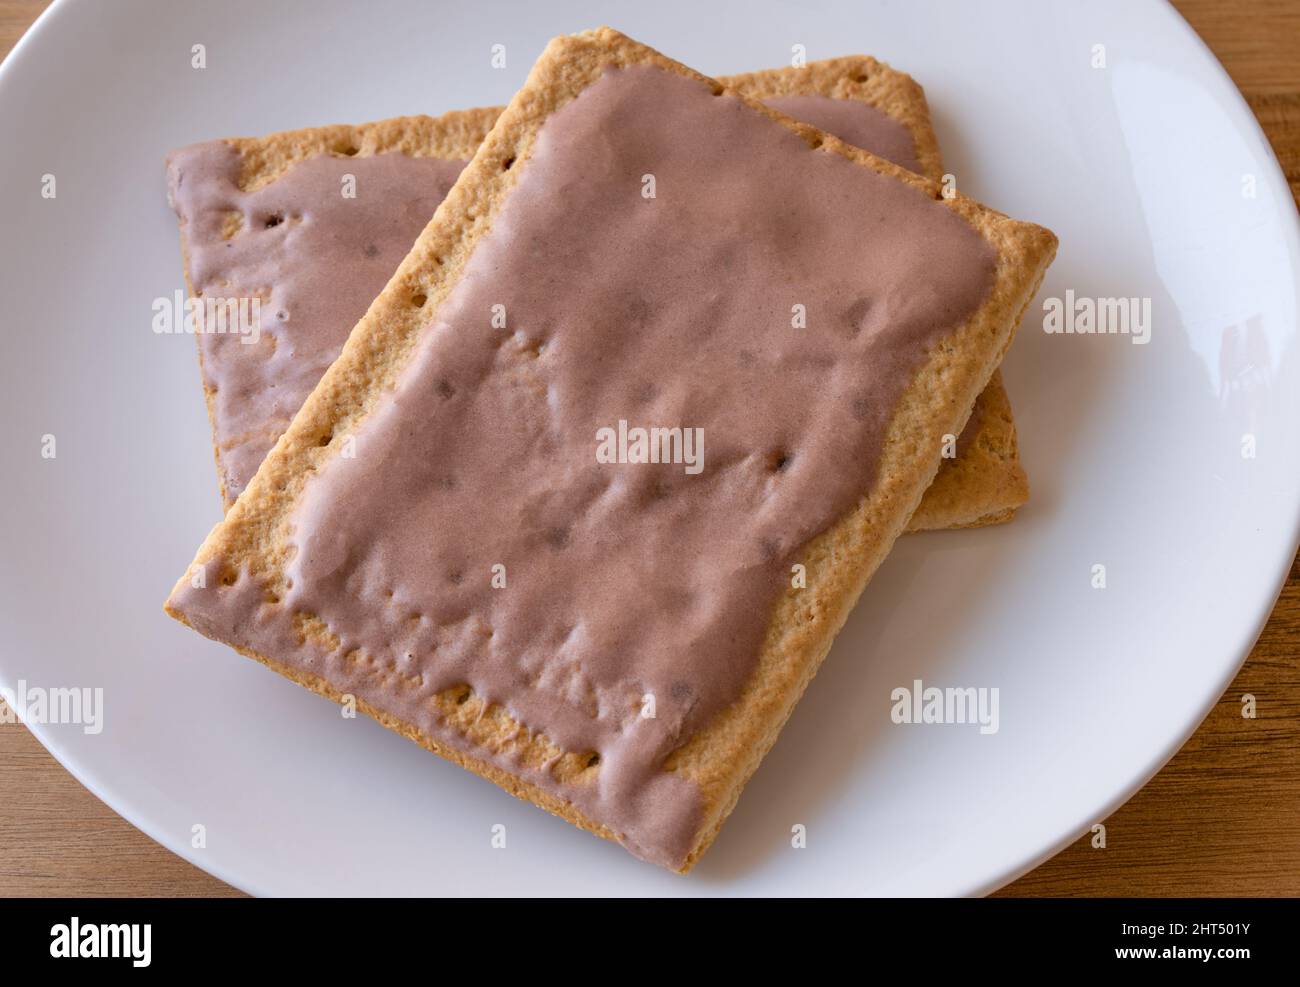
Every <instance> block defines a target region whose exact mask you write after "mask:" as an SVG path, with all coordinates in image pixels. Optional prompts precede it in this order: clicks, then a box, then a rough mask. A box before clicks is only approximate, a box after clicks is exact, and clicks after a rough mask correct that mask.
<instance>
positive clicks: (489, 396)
mask: <svg viewBox="0 0 1300 987" xmlns="http://www.w3.org/2000/svg"><path fill="white" fill-rule="evenodd" d="M647 174H650V175H653V176H654V177H655V186H656V194H655V197H654V198H646V197H644V196H643V189H644V187H645V185H644V183H643V176H645V175H647ZM994 264H995V255H994V253H993V251H992V249H991V248H990V247H989V245H988V244H987V243H986V242H985V241H984V240H983V239H982V238H981V237H980V235H979V234H978V233H977V232H975V231H974V230H973V229H972V228H971V227H970V226H968V225H967V224H966V223H965V222H964V221H963V220H961V218H960V217H958V216H957V215H955V214H954V213H953V212H951V211H950V210H948V209H947V208H945V207H944V206H943V205H941V204H939V203H936V202H935V201H933V200H932V199H931V198H930V197H928V196H927V195H926V193H925V192H923V191H921V190H919V189H916V188H913V187H911V186H908V185H906V184H904V183H902V182H899V181H897V180H895V179H893V178H889V177H885V176H881V175H878V174H876V173H875V172H873V171H872V170H871V169H869V168H867V167H863V166H861V165H858V164H855V163H853V162H851V161H849V160H846V159H845V158H843V157H842V156H840V155H839V154H837V153H834V152H831V151H828V150H825V149H822V150H813V149H811V148H809V146H808V145H807V144H806V143H805V142H804V141H803V140H802V139H801V138H800V137H798V136H797V135H795V134H794V133H792V132H791V131H789V130H788V129H786V128H785V127H783V126H781V125H780V124H778V123H776V122H774V121H772V120H770V119H768V118H767V117H765V116H764V115H762V114H760V113H758V112H757V111H755V110H754V109H752V108H751V107H749V106H747V105H745V104H744V103H743V102H742V101H740V100H738V99H736V98H734V97H732V96H730V95H723V96H715V95H714V94H713V93H712V92H711V91H710V89H709V88H708V87H707V86H705V85H704V84H703V83H700V82H698V81H696V80H693V79H688V78H685V77H682V76H679V75H676V74H672V73H668V72H665V71H662V70H660V69H657V68H651V67H635V68H628V69H622V70H618V69H611V70H609V71H607V72H606V73H605V74H604V75H603V76H602V78H601V79H600V80H599V81H597V82H596V83H594V84H593V85H591V86H590V87H588V88H587V89H585V90H584V91H583V92H582V93H581V94H580V95H579V96H578V97H577V98H576V99H574V100H572V101H571V102H570V103H568V104H567V105H566V106H564V107H563V108H562V109H560V110H559V111H558V112H556V113H555V114H554V115H553V116H552V117H551V118H550V119H549V120H548V121H547V122H546V123H545V125H544V126H543V127H542V129H541V131H540V133H539V135H538V138H537V141H536V144H535V146H534V148H533V150H532V153H531V157H530V158H529V159H528V160H527V161H525V162H524V163H523V165H522V167H521V168H520V171H519V173H518V184H517V187H516V188H515V189H514V190H513V192H512V193H511V194H510V196H509V198H508V199H507V200H506V202H505V204H504V205H503V207H502V208H501V210H500V212H499V213H498V214H497V215H496V217H495V219H494V222H493V225H492V228H491V229H490V231H489V232H488V233H487V234H486V235H485V236H484V238H483V239H482V240H481V241H480V242H479V243H478V245H477V247H476V249H475V251H474V252H473V254H472V255H471V257H470V258H469V260H468V261H467V263H466V265H465V268H464V270H463V272H462V275H461V277H460V279H459V281H458V282H457V283H456V285H455V286H454V288H453V290H452V291H451V293H450V295H449V297H448V298H447V299H446V300H445V301H444V302H443V304H441V305H440V306H439V307H438V308H437V309H436V311H434V312H433V313H432V314H431V315H430V319H429V323H428V326H427V328H426V329H425V330H424V332H423V335H422V337H421V338H420V340H419V341H418V343H417V346H416V350H415V353H414V355H413V356H412V358H411V361H410V362H409V364H408V365H407V366H406V367H405V368H404V370H403V372H402V374H401V379H400V381H399V383H398V385H397V386H396V388H395V389H394V390H392V391H391V392H387V393H385V394H384V395H383V396H381V397H380V398H379V400H378V403H377V406H376V408H375V409H374V410H373V411H372V412H371V413H370V414H369V415H368V417H367V418H366V419H365V420H364V421H363V422H362V423H361V424H360V425H359V426H358V427H357V429H356V430H355V432H354V433H353V434H352V435H351V436H350V437H349V438H350V439H351V440H352V441H353V442H354V443H355V445H354V449H355V456H354V457H353V458H347V457H343V456H335V457H333V458H331V459H330V460H329V461H328V462H327V463H326V464H325V465H324V466H322V468H321V469H320V471H319V472H318V473H317V474H315V475H314V476H312V477H311V478H310V479H309V480H308V482H307V484H306V487H305V489H304V493H303V495H302V499H301V501H300V503H299V504H298V506H297V510H296V513H295V515H294V517H293V534H292V550H291V554H292V560H291V561H290V562H289V563H288V566H287V569H286V576H287V585H288V586H289V587H290V588H289V589H288V590H287V592H286V595H285V598H284V600H283V602H282V603H281V604H277V605H270V604H267V605H263V603H262V597H261V592H262V591H261V590H260V589H259V588H258V586H257V585H256V580H254V579H251V578H248V577H247V576H245V577H244V578H242V579H240V580H239V581H238V582H237V583H236V584H235V585H234V586H232V587H224V586H220V585H214V581H213V580H211V579H210V580H209V588H208V589H203V590H193V589H188V588H186V589H182V590H181V591H179V592H178V596H177V598H176V599H175V600H174V603H175V604H176V605H177V607H178V609H179V610H180V611H181V612H183V613H184V614H185V615H186V617H187V619H190V620H191V622H193V623H194V624H195V625H196V626H198V627H199V628H200V629H201V630H204V631H205V632H206V633H210V634H213V635H214V636H217V637H220V638H221V639H223V640H227V641H230V642H232V643H235V644H238V645H241V646H244V647H248V648H252V649H253V650H256V651H258V652H260V653H263V654H268V655H270V656H272V657H273V658H275V659H277V660H279V661H281V662H283V663H285V664H286V665H288V666H290V667H291V668H297V669H301V670H303V671H308V672H311V673H312V674H316V675H321V676H324V677H325V678H327V679H328V680H329V681H330V682H331V683H333V684H334V685H335V687H336V688H338V689H340V690H341V691H349V692H352V693H354V694H356V695H358V696H359V697H360V698H362V699H363V700H365V701H366V702H368V703H370V704H371V705H373V706H376V707H378V708H379V709H381V710H384V711H386V712H389V713H392V714H394V715H397V716H400V717H401V718H402V719H403V720H405V721H406V722H408V723H410V724H412V725H415V726H417V727H418V728H419V729H420V730H422V731H424V732H425V733H426V734H428V735H429V736H430V737H433V738H434V739H436V740H437V741H438V742H440V743H444V744H448V745H451V746H455V747H458V748H460V749H463V750H466V751H467V752H469V753H471V754H472V755H473V756H476V757H481V758H484V759H486V760H488V761H490V762H492V763H495V764H497V765H499V766H500V767H503V768H506V769H508V770H510V771H512V772H518V773H519V774H521V775H522V776H523V777H525V778H527V779H528V780H530V781H533V782H534V783H536V784H539V785H541V786H542V787H543V788H545V789H546V790H548V791H551V792H553V793H555V794H556V795H558V796H559V797H561V798H563V799H565V800H569V801H571V802H572V803H573V804H575V805H576V806H577V807H578V808H579V809H581V810H582V811H583V812H584V813H585V814H586V815H587V816H588V817H589V818H591V819H594V820H596V821H597V822H600V823H602V824H605V825H607V826H609V827H610V828H611V829H612V830H613V831H614V832H615V833H616V834H617V835H618V836H619V838H620V839H621V840H622V841H623V842H624V843H625V845H627V846H628V847H629V849H631V850H632V851H633V852H634V853H636V854H638V855H640V856H642V857H644V858H647V859H650V860H653V861H655V862H658V863H663V864H667V865H669V866H674V867H678V866H680V865H681V864H682V863H683V861H684V860H685V858H686V856H687V854H688V853H689V850H690V848H691V846H692V845H693V844H694V842H695V840H696V838H697V836H698V832H699V828H700V825H701V821H702V811H703V802H702V798H701V796H700V793H699V790H698V789H697V788H696V787H695V785H694V783H692V782H691V781H689V780H688V779H687V778H685V777H684V776H683V775H682V774H681V773H678V772H675V771H672V770H665V763H666V761H667V762H668V763H669V765H670V766H671V761H670V760H669V757H670V755H671V754H672V752H673V751H675V750H676V749H678V748H679V747H681V746H682V745H683V744H684V743H685V742H686V741H687V740H689V739H690V738H691V737H692V736H693V735H694V734H696V732H697V731H699V730H700V728H701V727H703V726H705V725H706V724H707V723H708V722H709V721H710V720H711V719H712V718H713V717H714V716H716V714H717V713H718V712H719V711H721V710H722V709H724V708H725V707H727V706H728V705H729V704H731V703H733V702H735V700H736V699H737V698H738V696H739V695H740V694H741V690H742V688H743V686H744V684H745V683H746V681H747V680H748V679H749V678H750V676H751V675H752V673H753V671H754V669H755V665H756V659H757V656H758V654H759V650H760V647H761V645H762V642H763V639H764V636H765V633H766V631H767V629H768V625H769V623H770V620H771V615H772V612H773V606H774V604H775V602H776V600H777V598H778V596H779V594H780V593H781V592H782V591H783V588H784V587H785V586H787V585H789V584H788V580H789V578H790V567H791V564H792V563H793V562H795V561H798V560H799V558H800V549H801V547H802V546H804V545H805V544H806V543H807V542H808V541H809V539H811V538H812V537H813V536H815V535H817V534H819V533H821V532H823V531H825V530H827V529H828V528H829V527H831V526H832V525H833V524H834V523H835V522H836V521H837V520H838V519H840V518H841V517H843V516H844V515H845V514H846V513H847V512H849V511H850V510H852V509H853V508H854V507H855V506H856V505H857V504H858V503H859V502H860V500H861V498H862V497H863V495H864V493H865V492H866V491H867V490H868V489H869V487H870V486H871V484H872V482H873V480H874V479H875V477H876V473H877V469H878V464H879V459H880V452H881V448H882V443H883V441H884V436H885V432H886V429H887V427H888V425H889V422H890V420H891V417H892V415H893V413H894V410H895V408H896V406H897V404H898V402H899V399H900V397H901V396H902V394H903V392H904V390H905V389H906V387H907V386H908V383H909V381H910V380H911V379H912V377H913V375H914V373H915V372H916V370H917V368H918V367H919V365H920V364H921V362H922V361H923V359H924V357H925V354H926V353H927V350H928V348H929V347H930V345H931V344H932V343H933V342H934V341H935V340H937V339H938V338H939V337H940V336H941V335H942V334H944V333H945V332H947V331H949V330H951V329H953V328H955V327H956V326H957V325H959V324H960V323H962V322H963V321H964V320H966V319H967V318H968V317H969V316H970V315H971V314H972V313H973V312H974V311H975V310H976V309H977V308H978V306H979V305H980V304H981V302H982V301H983V300H984V298H985V297H986V296H987V293H988V291H989V290H990V286H991V283H992V276H993V270H994ZM330 276H332V275H330V274H328V273H327V274H323V275H322V277H330ZM498 305H500V306H504V310H505V313H506V325H505V327H504V328H496V327H494V326H493V325H492V324H491V319H492V314H493V312H494V311H499V310H494V306H498ZM796 305H802V306H805V307H806V313H807V315H806V318H807V326H806V328H793V327H792V323H791V319H792V308H793V307H794V306H796ZM620 420H626V421H628V422H631V423H633V424H635V425H640V426H645V427H652V426H660V427H673V426H682V427H687V428H702V429H703V432H704V436H705V451H706V456H705V463H704V469H703V471H702V472H701V473H699V474H698V475H691V474H689V473H687V472H686V471H685V469H684V468H683V466H682V465H681V464H675V463H660V464H645V463H622V464H602V463H599V462H598V461H597V457H596V447H597V433H598V430H599V429H601V428H606V427H613V426H617V424H618V422H619V421H620ZM935 441H936V446H937V443H938V437H937V436H936V440H935ZM498 565H500V566H504V567H505V569H504V571H505V573H506V586H505V587H504V588H497V587H494V586H493V584H492V579H493V575H494V568H493V567H494V566H498ZM296 612H303V613H308V614H313V615H316V616H318V617H319V618H320V619H321V620H322V621H323V622H324V623H325V624H326V625H327V626H328V628H329V630H330V631H331V632H332V633H333V634H335V635H337V637H338V639H339V641H340V647H338V648H336V649H334V650H331V651H326V650H324V649H323V648H322V647H320V646H319V645H316V644H314V643H313V642H312V641H308V642H307V643H305V644H300V643H299V642H298V641H297V640H296V635H295V633H294V631H293V629H292V620H291V615H292V614H294V613H296ZM358 655H363V656H365V660H364V661H358V660H357V656H358ZM462 684H463V685H467V686H469V687H470V688H472V689H473V690H474V692H475V693H477V694H478V695H479V696H480V697H482V698H483V699H485V700H486V701H487V702H490V703H492V704H498V705H500V706H501V707H503V708H504V709H505V710H507V711H508V712H509V714H510V715H511V716H512V717H513V718H514V720H515V721H516V722H518V723H519V724H521V725H522V726H523V727H525V728H527V729H528V730H531V731H534V732H538V733H544V734H545V735H546V736H547V737H548V738H550V739H551V740H552V741H553V742H554V743H555V744H557V745H558V746H559V747H561V748H563V749H564V750H566V751H570V752H592V754H594V755H595V756H596V758H597V759H598V760H594V761H593V770H591V771H587V772H584V773H583V774H582V775H581V776H580V777H579V778H578V779H576V780H574V781H573V782H561V781H558V780H557V779H556V778H554V777H553V776H552V775H551V774H550V773H548V771H547V770H545V769H544V768H543V769H537V768H528V767H524V766H521V765H520V764H519V762H518V760H517V759H516V758H515V757H514V756H513V755H512V753H511V752H510V751H509V750H507V751H505V752H504V753H496V754H494V753H489V752H487V751H484V750H481V749H476V748H474V747H473V745H472V744H470V742H468V741H466V740H465V739H463V738H461V737H460V736H459V735H458V734H457V733H456V732H455V731H453V730H449V729H448V728H447V727H446V725H445V724H444V723H443V722H442V721H441V720H440V718H439V716H438V714H437V713H436V711H435V710H434V709H433V707H432V704H431V699H432V697H433V696H434V694H435V693H439V692H442V691H443V690H445V689H447V688H449V687H452V686H457V685H462ZM647 695H651V696H653V697H654V707H655V716H654V717H653V718H649V717H646V716H644V715H642V710H643V705H642V703H643V698H644V697H645V696H647Z"/></svg>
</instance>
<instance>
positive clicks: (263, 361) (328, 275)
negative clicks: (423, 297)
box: [167, 141, 465, 501]
mask: <svg viewBox="0 0 1300 987" xmlns="http://www.w3.org/2000/svg"><path fill="white" fill-rule="evenodd" d="M464 165H465V162H463V161H445V160H441V159H439V158H416V157H409V156H407V155H405V154H397V153H390V154H380V155H373V156H368V157H352V158H347V157H336V156H332V155H319V156H316V157H312V158H308V159H307V160H305V161H301V162H299V163H297V164H295V165H292V166H290V168H289V169H288V171H287V172H286V173H285V174H284V175H283V176H282V177H280V178H279V179H278V180H276V181H273V182H271V183H269V184H267V185H264V186H263V187H261V188H259V189H257V190H255V191H244V190H243V189H242V188H241V187H240V157H239V154H238V152H237V151H236V150H235V149H234V148H233V147H232V146H231V145H229V144H227V143H225V142H224V141H209V142H207V143H204V144H195V145H192V146H190V147H186V148H182V149H181V150H179V151H175V152H173V153H172V154H171V155H170V156H169V158H168V163H167V174H168V185H169V194H170V198H171V201H172V205H173V207H174V208H175V210H176V213H177V215H178V216H179V217H180V220H181V222H182V223H183V224H184V225H185V241H186V250H187V253H188V258H189V277H190V284H191V286H192V288H193V289H194V291H195V292H196V293H197V294H201V295H203V296H205V297H213V296H216V297H221V298H232V297H238V298H252V297H257V298H260V299H262V302H261V306H260V307H261V322H260V331H259V333H258V334H257V335H258V339H257V342H256V343H253V344H250V343H246V342H244V341H243V339H242V338H241V337H240V336H238V335H228V334H227V335H222V334H217V333H208V334H200V335H199V336H198V342H199V353H200V356H201V359H202V365H203V381H204V386H205V387H206V388H207V390H208V394H209V398H210V400H211V402H212V412H213V414H212V422H213V429H214V437H215V441H216V446H217V462H218V465H219V468H220V470H221V472H222V481H223V488H224V490H225V493H226V497H227V499H228V500H230V501H233V500H234V499H235V498H236V497H237V496H239V494H240V492H241V491H242V490H243V489H244V487H245V486H246V485H247V483H248V481H249V480H251V479H252V478H253V474H254V473H256V472H257V467H258V466H259V465H260V464H261V462H262V460H263V459H264V458H265V456H266V454H267V453H268V452H270V451H271V446H273V445H275V440H276V439H278V438H279V437H280V433H281V432H283V431H284V430H285V428H286V427H288V425H289V422H290V421H291V420H292V419H293V416H294V414H295V413H296V412H297V411H298V409H299V408H300V407H302V403H303V401H305V400H306V399H307V395H308V394H310V393H311V391H312V388H314V387H315V386H316V382H317V381H319V380H320V378H321V375H322V374H323V373H324V372H325V371H326V370H327V369H328V368H329V365H330V364H331V363H333V362H334V358H335V357H337V356H338V355H339V351H340V350H342V349H343V344H344V343H345V342H347V339H348V333H350V332H351V331H352V327H353V326H354V325H356V324H357V321H358V320H359V319H360V318H361V316H363V315H365V314H366V309H367V308H369V307H370V303H371V302H372V301H374V299H375V296H376V295H378V294H379V292H380V291H382V290H383V287H384V285H385V284H387V283H388V279H389V278H390V277H392V274H393V271H395V270H396V269H397V265H398V264H400V263H401V261H402V258H403V257H405V256H406V254H407V252H408V251H409V250H410V249H411V244H413V243H414V242H415V238H416V237H417V236H419V235H420V231H421V230H423V229H424V227H425V225H426V224H427V223H428V222H429V217H430V216H432V215H433V213H434V211H435V210H436V209H437V208H438V203H440V202H441V201H442V200H443V198H444V197H445V196H446V194H447V192H448V191H449V190H450V189H451V186H452V185H453V184H454V183H455V181H456V178H457V176H458V175H459V174H460V172H461V169H462V168H463V167H464ZM345 175H352V176H354V177H355V180H356V181H355V191H356V197H355V198H347V197H345V196H344V194H343V192H344V185H343V178H344V176H345ZM232 217H238V219H237V220H234V221H236V222H238V230H239V232H237V233H235V235H233V236H229V237H226V236H223V230H224V229H225V228H226V227H225V224H226V223H228V222H232Z"/></svg>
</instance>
